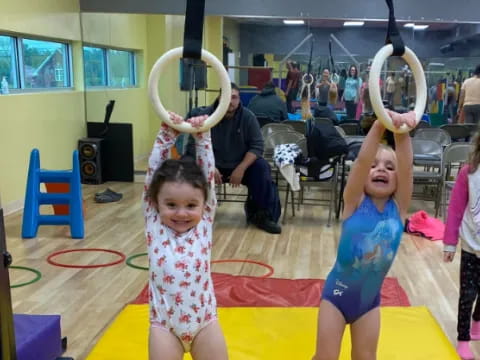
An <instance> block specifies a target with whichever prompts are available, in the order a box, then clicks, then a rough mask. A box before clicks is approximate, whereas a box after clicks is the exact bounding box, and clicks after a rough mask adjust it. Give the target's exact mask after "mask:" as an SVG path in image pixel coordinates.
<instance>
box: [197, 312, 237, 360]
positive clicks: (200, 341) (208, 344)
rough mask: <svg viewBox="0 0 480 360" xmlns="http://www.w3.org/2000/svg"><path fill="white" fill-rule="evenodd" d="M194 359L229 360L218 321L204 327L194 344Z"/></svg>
mask: <svg viewBox="0 0 480 360" xmlns="http://www.w3.org/2000/svg"><path fill="white" fill-rule="evenodd" d="M191 354H192V358H193V359H194V360H227V359H228V353H227V345H226V344H225V338H224V336H223V332H222V329H221V327H220V324H219V323H218V321H214V322H212V323H210V324H209V325H207V326H206V327H204V328H203V329H202V330H200V332H199V333H198V335H197V336H195V339H194V340H193V344H192V352H191Z"/></svg>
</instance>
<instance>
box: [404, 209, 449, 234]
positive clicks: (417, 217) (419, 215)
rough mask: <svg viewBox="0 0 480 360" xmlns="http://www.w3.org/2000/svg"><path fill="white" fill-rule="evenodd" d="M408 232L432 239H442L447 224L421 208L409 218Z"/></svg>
mask: <svg viewBox="0 0 480 360" xmlns="http://www.w3.org/2000/svg"><path fill="white" fill-rule="evenodd" d="M407 232H409V233H412V234H418V235H420V236H423V237H426V238H428V239H431V240H442V239H443V233H444V232H445V224H444V223H443V222H442V221H441V220H439V219H436V218H434V217H432V216H430V215H428V214H427V213H426V212H425V211H423V210H420V211H417V212H416V213H415V214H413V215H412V216H410V218H409V219H408V225H407Z"/></svg>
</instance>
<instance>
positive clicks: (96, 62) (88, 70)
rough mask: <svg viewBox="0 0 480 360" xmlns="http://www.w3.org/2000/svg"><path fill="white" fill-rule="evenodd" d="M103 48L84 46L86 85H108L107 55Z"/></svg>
mask: <svg viewBox="0 0 480 360" xmlns="http://www.w3.org/2000/svg"><path fill="white" fill-rule="evenodd" d="M103 52H104V51H103V49H100V48H94V47H89V46H84V47H83V61H84V62H85V64H84V67H85V84H86V86H107V76H106V71H105V56H104V55H103Z"/></svg>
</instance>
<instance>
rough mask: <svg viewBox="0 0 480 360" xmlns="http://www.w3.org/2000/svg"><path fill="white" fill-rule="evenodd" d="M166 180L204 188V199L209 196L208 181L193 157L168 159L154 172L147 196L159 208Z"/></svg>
mask: <svg viewBox="0 0 480 360" xmlns="http://www.w3.org/2000/svg"><path fill="white" fill-rule="evenodd" d="M166 182H180V183H186V184H189V185H191V186H193V187H194V188H196V189H200V190H202V193H203V196H204V200H206V199H207V197H208V182H207V179H206V178H205V175H204V174H203V172H202V169H200V167H199V166H198V164H197V163H196V162H195V161H194V160H193V159H191V158H185V159H181V160H172V159H169V160H166V161H165V162H164V163H163V164H162V165H161V166H160V167H159V168H158V169H157V170H156V171H155V173H154V174H153V176H152V181H151V182H150V186H149V188H148V192H147V196H148V197H149V198H150V200H151V201H152V202H153V204H155V206H156V207H157V208H158V203H157V196H158V193H159V192H160V190H161V188H162V185H163V184H165V183H166Z"/></svg>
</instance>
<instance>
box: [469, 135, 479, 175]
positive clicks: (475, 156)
mask: <svg viewBox="0 0 480 360" xmlns="http://www.w3.org/2000/svg"><path fill="white" fill-rule="evenodd" d="M472 144H473V150H472V152H471V153H470V157H469V159H468V162H469V165H470V169H469V172H470V174H473V173H474V172H475V171H477V169H478V165H479V164H480V133H479V132H477V133H476V134H475V137H474V138H473V141H472Z"/></svg>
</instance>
